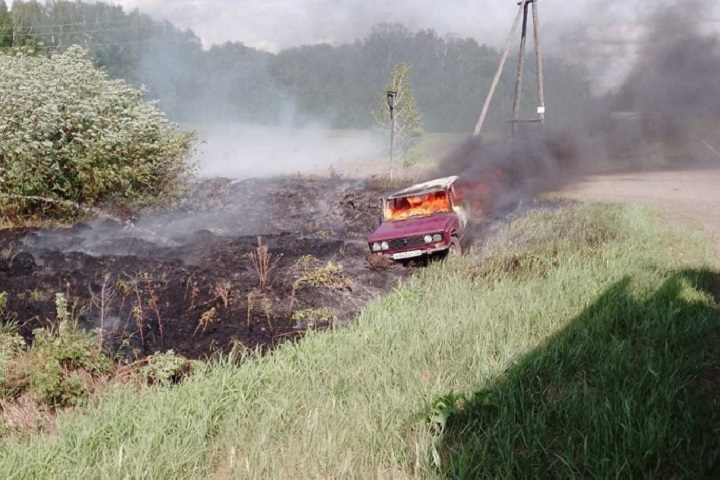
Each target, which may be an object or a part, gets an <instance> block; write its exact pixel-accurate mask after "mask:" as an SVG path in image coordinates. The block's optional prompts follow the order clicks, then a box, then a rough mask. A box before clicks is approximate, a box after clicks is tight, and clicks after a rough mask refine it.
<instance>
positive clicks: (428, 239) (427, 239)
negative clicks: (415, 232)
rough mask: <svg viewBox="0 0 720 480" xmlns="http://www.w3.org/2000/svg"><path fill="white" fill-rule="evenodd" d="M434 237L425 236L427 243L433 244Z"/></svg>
mask: <svg viewBox="0 0 720 480" xmlns="http://www.w3.org/2000/svg"><path fill="white" fill-rule="evenodd" d="M432 241H433V236H432V235H425V243H432Z"/></svg>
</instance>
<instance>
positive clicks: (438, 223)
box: [368, 177, 468, 260]
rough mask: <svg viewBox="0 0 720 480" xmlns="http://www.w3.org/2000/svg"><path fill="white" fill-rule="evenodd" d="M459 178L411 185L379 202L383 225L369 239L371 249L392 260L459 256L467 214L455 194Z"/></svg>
mask: <svg viewBox="0 0 720 480" xmlns="http://www.w3.org/2000/svg"><path fill="white" fill-rule="evenodd" d="M457 179H458V177H446V178H438V179H436V180H432V181H429V182H425V183H420V184H417V185H413V186H411V187H408V188H406V189H404V190H400V191H399V192H395V193H393V194H392V195H389V196H388V197H386V198H383V199H382V212H383V217H382V223H381V225H380V227H378V229H377V230H375V232H373V234H372V235H370V237H369V238H368V244H369V246H370V250H371V251H372V252H373V253H375V254H379V255H384V256H386V257H389V258H392V259H393V260H406V259H411V258H417V257H422V256H425V255H432V254H438V253H446V254H448V255H450V256H456V255H460V254H461V253H462V248H461V246H460V245H461V244H460V242H461V240H462V239H463V237H464V235H465V231H466V227H467V222H468V221H467V214H466V212H465V210H464V209H463V208H462V207H461V206H460V204H459V202H458V198H457V193H456V191H455V182H456V181H457Z"/></svg>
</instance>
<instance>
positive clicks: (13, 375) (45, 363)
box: [0, 294, 112, 408]
mask: <svg viewBox="0 0 720 480" xmlns="http://www.w3.org/2000/svg"><path fill="white" fill-rule="evenodd" d="M55 299H56V314H57V321H58V323H57V324H55V325H54V326H53V327H48V328H37V329H35V330H33V337H34V338H33V342H32V343H31V344H30V346H29V347H27V348H26V347H25V343H24V342H23V341H22V338H20V337H19V336H17V334H16V333H12V332H11V331H7V332H4V333H0V344H1V345H0V346H1V347H2V349H1V350H2V352H3V353H2V355H0V356H2V357H3V359H2V360H3V361H1V362H0V363H4V365H3V368H0V372H1V373H2V379H1V380H0V384H1V391H2V395H3V396H4V397H5V398H16V397H18V396H20V395H22V394H24V393H27V394H28V395H29V396H30V397H31V398H33V399H34V400H35V401H37V402H39V403H42V404H46V405H49V406H51V407H53V408H62V407H68V406H76V405H80V404H81V403H83V401H84V400H85V398H86V397H87V394H88V393H89V392H90V391H92V388H93V384H94V382H95V379H96V378H98V376H100V375H103V374H105V373H107V372H108V371H110V369H111V368H112V362H111V360H110V358H109V357H108V356H106V355H105V354H104V353H103V352H102V351H101V350H100V348H99V347H98V346H97V344H96V342H95V338H94V335H93V334H92V333H89V332H85V331H83V330H81V329H79V328H78V327H77V321H76V318H75V317H73V314H72V311H71V310H70V309H68V307H67V301H66V299H65V296H64V295H63V294H57V295H56V297H55Z"/></svg>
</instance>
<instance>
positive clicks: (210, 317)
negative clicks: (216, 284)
mask: <svg viewBox="0 0 720 480" xmlns="http://www.w3.org/2000/svg"><path fill="white" fill-rule="evenodd" d="M217 319H218V316H217V309H216V308H215V307H212V308H211V309H210V310H207V311H206V312H203V314H202V315H200V319H199V320H198V324H197V327H195V331H194V332H193V334H192V337H191V338H195V335H196V334H197V332H198V330H200V328H201V327H202V332H200V335H202V334H204V333H205V329H207V327H208V325H211V324H213V323H215V322H216V321H217Z"/></svg>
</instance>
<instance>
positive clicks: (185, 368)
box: [141, 350, 193, 386]
mask: <svg viewBox="0 0 720 480" xmlns="http://www.w3.org/2000/svg"><path fill="white" fill-rule="evenodd" d="M192 369H193V365H192V363H191V362H190V361H189V360H188V359H186V358H185V357H182V356H180V355H176V354H175V352H174V351H173V350H168V351H167V352H164V353H155V354H153V355H150V356H149V357H147V359H146V364H145V366H143V367H142V369H141V374H142V376H143V378H144V379H145V381H146V382H147V383H148V384H150V385H160V386H168V385H174V384H176V383H178V382H180V381H181V380H182V379H183V378H185V377H187V376H188V375H189V374H190V373H191V372H192Z"/></svg>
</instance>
